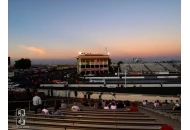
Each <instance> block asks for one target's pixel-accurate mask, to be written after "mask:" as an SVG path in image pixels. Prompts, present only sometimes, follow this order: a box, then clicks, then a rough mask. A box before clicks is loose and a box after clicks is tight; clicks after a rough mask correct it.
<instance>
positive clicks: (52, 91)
mask: <svg viewBox="0 0 190 130" xmlns="http://www.w3.org/2000/svg"><path fill="white" fill-rule="evenodd" d="M51 97H53V89H51Z"/></svg>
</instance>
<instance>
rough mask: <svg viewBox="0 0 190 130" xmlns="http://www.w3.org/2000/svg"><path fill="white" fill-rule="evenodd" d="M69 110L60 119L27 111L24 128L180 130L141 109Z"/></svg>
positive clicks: (11, 123)
mask: <svg viewBox="0 0 190 130" xmlns="http://www.w3.org/2000/svg"><path fill="white" fill-rule="evenodd" d="M71 106H72V104H69V105H68V108H66V109H61V112H62V114H63V115H42V114H34V112H33V111H29V110H26V116H27V118H26V124H25V125H26V126H29V127H30V129H33V130H43V129H46V130H50V129H54V130H61V129H65V130H74V129H75V130H76V129H80V130H87V129H92V130H99V129H104V130H105V129H114V130H115V129H119V130H121V129H122V130H160V127H161V126H162V125H164V124H167V123H170V125H173V126H174V124H175V128H174V130H180V121H174V120H171V119H168V118H165V117H164V116H163V117H162V119H158V118H157V117H158V115H155V114H150V113H149V112H146V111H144V110H141V109H140V111H138V112H127V111H126V108H120V109H117V110H104V109H97V108H94V107H85V106H83V105H81V104H80V103H78V106H79V107H80V108H81V109H82V111H79V112H72V111H71V110H70V108H71ZM48 109H49V110H53V107H51V106H49V107H48ZM39 112H40V111H39ZM175 120H177V119H175ZM52 122H53V123H52ZM171 122H172V123H171ZM8 125H9V129H13V128H12V126H14V125H15V116H14V115H9V116H8Z"/></svg>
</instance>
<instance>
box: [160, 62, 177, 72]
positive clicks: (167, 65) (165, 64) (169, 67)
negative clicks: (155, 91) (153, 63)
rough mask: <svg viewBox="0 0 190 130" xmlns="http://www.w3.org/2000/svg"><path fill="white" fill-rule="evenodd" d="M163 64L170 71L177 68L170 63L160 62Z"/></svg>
mask: <svg viewBox="0 0 190 130" xmlns="http://www.w3.org/2000/svg"><path fill="white" fill-rule="evenodd" d="M160 64H161V65H162V66H164V67H166V68H167V69H168V70H169V71H172V72H175V71H176V69H177V68H175V67H173V66H172V65H171V64H169V63H160Z"/></svg>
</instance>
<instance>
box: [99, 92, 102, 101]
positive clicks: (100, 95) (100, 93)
mask: <svg viewBox="0 0 190 130" xmlns="http://www.w3.org/2000/svg"><path fill="white" fill-rule="evenodd" d="M101 99H102V92H99V100H101Z"/></svg>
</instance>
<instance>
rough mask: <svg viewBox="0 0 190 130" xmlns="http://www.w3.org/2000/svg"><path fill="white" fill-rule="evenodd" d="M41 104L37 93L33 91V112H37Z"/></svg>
mask: <svg viewBox="0 0 190 130" xmlns="http://www.w3.org/2000/svg"><path fill="white" fill-rule="evenodd" d="M41 104H42V100H41V98H40V97H39V96H38V93H37V92H35V96H34V97H33V106H34V112H35V114H37V111H38V108H39V107H40V105H41Z"/></svg>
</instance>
